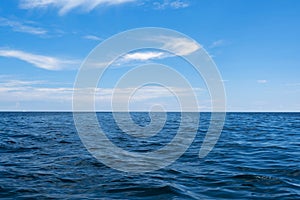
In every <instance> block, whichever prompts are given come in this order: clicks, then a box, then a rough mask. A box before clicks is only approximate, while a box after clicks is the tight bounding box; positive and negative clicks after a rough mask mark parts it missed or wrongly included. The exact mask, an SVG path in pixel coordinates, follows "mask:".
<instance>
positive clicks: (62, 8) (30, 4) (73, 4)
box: [19, 0, 136, 15]
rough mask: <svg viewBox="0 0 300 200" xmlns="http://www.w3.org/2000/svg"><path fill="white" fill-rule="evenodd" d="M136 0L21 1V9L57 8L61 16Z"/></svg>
mask: <svg viewBox="0 0 300 200" xmlns="http://www.w3.org/2000/svg"><path fill="white" fill-rule="evenodd" d="M135 1H136V0H89V1H83V0H21V1H20V4H19V7H20V8H22V9H33V8H47V7H56V8H58V9H59V12H58V13H59V15H64V14H66V13H68V12H70V11H71V10H73V9H76V8H81V9H83V10H84V11H86V12H89V11H91V10H93V9H95V8H96V7H98V6H100V5H119V4H124V3H129V2H135Z"/></svg>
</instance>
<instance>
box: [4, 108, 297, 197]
mask: <svg viewBox="0 0 300 200" xmlns="http://www.w3.org/2000/svg"><path fill="white" fill-rule="evenodd" d="M132 116H133V118H134V120H135V121H136V122H137V123H140V124H142V125H143V124H147V123H149V116H148V115H147V113H133V115H132ZM98 118H99V119H100V122H101V123H103V126H104V129H106V131H107V134H108V137H109V138H110V139H111V140H112V141H113V142H114V143H115V144H116V145H118V146H119V147H122V148H127V150H130V151H137V152H139V151H147V148H149V149H156V148H159V147H160V146H163V145H164V144H165V142H166V141H165V140H161V139H160V138H161V137H159V136H164V135H167V136H168V137H167V138H169V139H172V137H174V135H175V131H176V129H177V128H178V124H179V122H180V114H179V113H168V118H167V122H166V125H165V127H164V129H163V130H162V131H161V132H160V133H159V134H158V135H157V137H153V138H152V140H151V141H144V143H143V141H138V142H136V143H134V144H136V145H138V146H135V145H132V144H133V143H132V141H129V140H130V138H128V137H126V135H125V136H124V134H121V131H120V130H119V128H118V127H117V126H116V124H115V123H114V121H113V118H112V114H111V113H98ZM209 118H210V114H209V113H201V114H200V128H199V130H198V133H197V136H196V138H195V140H194V142H193V143H192V145H191V146H190V148H189V149H188V151H187V152H186V153H185V154H184V155H183V156H182V157H181V158H180V159H178V160H177V161H176V162H174V163H173V164H171V165H169V166H167V167H166V168H164V169H161V170H158V171H154V172H151V173H144V174H133V173H125V172H120V171H116V170H114V169H111V168H109V167H107V166H105V165H103V164H102V163H100V162H99V161H97V160H96V159H95V158H94V157H93V156H92V155H91V154H89V153H88V151H87V150H86V149H85V147H84V146H83V144H82V143H81V141H80V139H79V136H78V135H77V133H76V129H75V126H74V122H73V117H72V113H0V151H1V158H0V163H1V164H0V197H1V198H21V199H23V198H24V199H26V198H29V199H35V198H36V199H47V198H57V199H61V198H70V199H83V198H89V199H249V198H251V199H274V198H277V199H299V198H300V113H228V114H227V117H226V122H225V126H224V130H223V132H222V135H221V137H220V139H219V141H218V143H217V145H216V146H215V148H214V149H213V151H212V152H210V154H209V155H208V156H207V157H205V158H204V159H199V158H198V152H199V148H200V145H201V143H202V140H203V137H204V135H205V133H206V131H207V127H208V122H209ZM105 127H106V128H105Z"/></svg>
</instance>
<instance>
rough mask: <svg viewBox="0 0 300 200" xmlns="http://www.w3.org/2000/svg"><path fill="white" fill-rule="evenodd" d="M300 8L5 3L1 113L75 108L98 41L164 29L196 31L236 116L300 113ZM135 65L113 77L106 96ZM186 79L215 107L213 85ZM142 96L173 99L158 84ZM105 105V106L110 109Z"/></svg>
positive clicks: (115, 1) (123, 0)
mask: <svg viewBox="0 0 300 200" xmlns="http://www.w3.org/2000/svg"><path fill="white" fill-rule="evenodd" d="M299 11H300V1H298V0H272V1H267V0H262V1H261V0H260V1H258V0H252V1H244V0H231V1H225V0H215V1H210V0H160V1H158V0H154V1H147V0H146V1H141V0H110V1H108V0H91V1H79V0H73V1H71V0H47V1H45V0H40V1H34V0H33V1H29V0H20V1H14V0H13V1H0V65H1V71H0V110H19V111H23V110H71V109H72V91H73V89H72V88H73V84H74V81H75V78H76V74H77V70H78V69H79V67H80V64H81V62H82V61H83V59H84V58H85V57H86V56H87V55H88V54H89V52H90V51H91V50H92V49H93V48H94V47H95V46H96V45H98V44H99V43H100V42H101V41H103V40H105V39H107V38H109V37H110V36H112V35H114V34H117V33H120V32H122V31H126V30H128V29H133V28H142V27H163V28H169V29H174V30H176V31H179V32H182V33H184V34H186V35H188V36H189V37H191V38H193V39H194V40H196V41H197V42H198V43H199V44H201V45H202V46H203V47H204V48H205V49H206V50H207V52H208V53H209V54H210V55H211V56H212V58H213V60H214V61H215V63H216V65H217V66H218V68H219V71H220V73H221V75H222V78H223V81H224V85H225V89H226V94H227V110H228V111H300V101H299V99H300V78H299V77H300V76H299V75H300V56H299V52H300V39H299V35H300V12H299ZM131 55H132V54H131ZM145 60H147V58H145V59H144V60H141V59H140V60H138V61H139V62H141V61H145ZM136 61H137V60H135V62H136ZM155 61H157V62H160V63H163V64H167V65H171V66H174V68H179V64H180V61H177V60H176V58H173V59H171V58H163V59H161V58H160V59H157V60H155ZM135 64H136V63H135ZM181 64H182V65H183V63H181ZM129 67H130V66H129ZM129 67H127V68H126V67H123V68H121V69H119V70H118V69H111V71H110V72H108V73H107V77H106V79H105V80H106V83H105V85H104V89H105V91H106V92H107V94H109V92H110V89H111V87H112V82H113V81H112V80H115V79H117V78H118V77H119V76H120V74H121V73H122V72H124V71H126V70H128V68H129ZM183 73H184V72H183ZM185 73H186V76H187V78H188V79H189V80H191V82H192V85H193V87H195V91H197V92H198V93H199V94H198V98H199V99H198V100H199V104H200V106H199V107H200V108H202V110H209V108H210V103H209V101H210V99H209V96H208V94H207V91H206V89H205V85H204V84H203V82H202V81H201V80H200V81H198V82H197V81H196V77H194V76H193V73H192V72H191V71H185ZM197 80H198V79H197ZM140 96H143V100H141V101H139V103H137V107H136V108H137V109H142V108H143V105H145V104H148V103H149V102H151V101H154V99H155V101H157V102H164V103H165V104H167V105H173V104H172V103H170V102H173V101H174V99H172V98H171V97H168V95H165V93H164V92H163V91H162V90H161V89H158V88H155V87H149V88H146V89H145V90H144V91H142V92H141V94H140ZM138 97H139V95H137V98H138ZM104 99H105V98H104ZM99 104H102V102H100V103H99ZM106 104H107V102H106V103H103V105H101V106H99V109H100V110H109V107H106ZM170 109H171V108H170Z"/></svg>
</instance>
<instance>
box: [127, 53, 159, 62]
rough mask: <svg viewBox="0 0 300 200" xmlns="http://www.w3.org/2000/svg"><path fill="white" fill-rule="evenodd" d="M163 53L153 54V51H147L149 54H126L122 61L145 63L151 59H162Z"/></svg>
mask: <svg viewBox="0 0 300 200" xmlns="http://www.w3.org/2000/svg"><path fill="white" fill-rule="evenodd" d="M164 55H165V53H163V52H154V51H149V52H135V53H129V54H126V55H125V56H124V57H123V59H125V60H126V61H131V60H139V61H146V60H151V59H159V58H162V57H164Z"/></svg>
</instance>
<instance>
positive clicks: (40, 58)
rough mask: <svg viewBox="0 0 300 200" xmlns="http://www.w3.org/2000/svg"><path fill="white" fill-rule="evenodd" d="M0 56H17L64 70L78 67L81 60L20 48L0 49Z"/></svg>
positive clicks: (36, 64) (47, 66)
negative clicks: (30, 51) (35, 52)
mask: <svg viewBox="0 0 300 200" xmlns="http://www.w3.org/2000/svg"><path fill="white" fill-rule="evenodd" d="M0 56H2V57H10V58H17V59H19V60H22V61H25V62H27V63H30V64H33V65H34V66H36V67H38V68H42V69H47V70H62V69H69V68H74V67H77V65H78V64H79V61H76V60H66V59H61V58H55V57H51V56H44V55H38V54H32V53H28V52H24V51H20V50H11V49H0Z"/></svg>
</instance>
